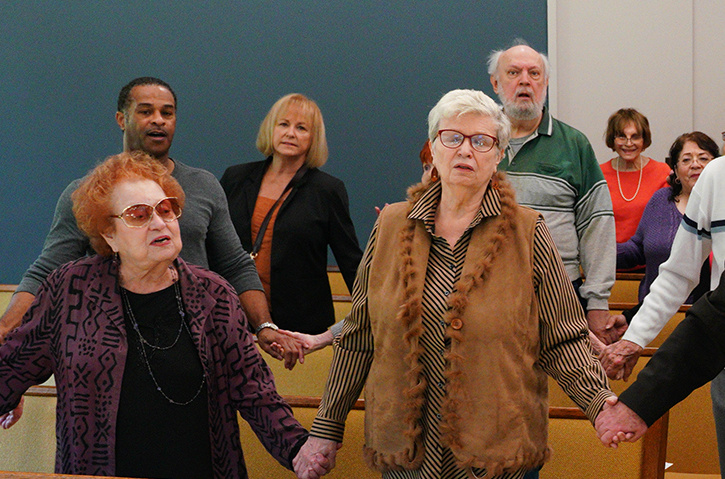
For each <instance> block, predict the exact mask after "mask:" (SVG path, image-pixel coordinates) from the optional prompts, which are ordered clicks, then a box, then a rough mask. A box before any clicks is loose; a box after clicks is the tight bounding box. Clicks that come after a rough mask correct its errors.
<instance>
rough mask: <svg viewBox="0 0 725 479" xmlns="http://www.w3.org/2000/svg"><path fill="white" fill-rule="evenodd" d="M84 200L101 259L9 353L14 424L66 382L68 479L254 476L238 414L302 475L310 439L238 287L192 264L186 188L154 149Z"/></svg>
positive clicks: (59, 290)
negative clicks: (19, 410) (279, 384)
mask: <svg viewBox="0 0 725 479" xmlns="http://www.w3.org/2000/svg"><path fill="white" fill-rule="evenodd" d="M72 198H73V212H74V214H75V216H76V219H77V221H78V225H79V227H80V228H81V229H82V230H83V231H84V232H85V233H86V234H87V235H88V236H89V238H90V241H91V244H92V245H93V248H94V249H95V251H96V252H97V253H98V254H97V255H94V256H89V257H86V258H83V259H80V260H77V261H74V262H71V263H67V264H65V265H63V266H61V267H60V268H58V269H57V270H56V271H55V272H53V273H52V274H51V275H50V276H49V277H48V278H47V280H46V282H45V283H44V284H43V286H42V287H41V288H40V290H39V292H38V295H37V296H36V299H35V301H34V303H33V305H32V306H31V308H30V309H29V310H28V312H27V313H26V315H25V317H24V320H23V324H22V326H20V327H19V328H18V329H16V330H15V331H14V332H12V333H11V334H9V335H8V337H7V342H6V343H5V344H4V345H3V346H1V347H0V415H3V416H0V422H1V423H4V424H3V425H4V426H5V427H9V426H10V425H12V422H14V421H15V420H17V419H19V418H17V417H13V418H9V417H8V411H11V410H13V409H14V408H15V407H16V406H17V404H18V403H19V401H20V400H21V396H22V394H23V393H25V391H26V390H27V389H28V388H29V387H30V386H32V385H34V384H39V383H41V382H43V381H45V380H46V379H48V378H49V377H50V376H51V375H54V376H55V382H56V387H57V392H58V409H57V418H56V431H57V433H56V437H57V454H56V466H55V470H56V472H58V473H63V474H82V475H105V476H124V477H188V478H201V477H207V478H210V477H231V476H233V477H247V474H246V468H245V465H244V458H243V456H242V448H241V445H240V442H239V428H238V424H237V411H238V412H240V413H241V415H242V417H244V419H246V420H247V421H248V422H249V423H250V425H251V427H252V429H253V430H254V431H255V432H256V433H257V435H258V437H259V438H260V440H261V441H262V443H263V444H264V446H265V447H266V448H267V450H268V451H269V452H270V454H272V455H273V456H274V457H275V458H276V459H277V460H278V461H279V462H280V463H281V464H283V465H284V466H286V467H288V468H290V469H291V464H292V459H293V458H294V457H295V455H296V454H297V451H298V449H299V448H300V447H301V445H302V444H303V443H304V442H305V440H306V437H307V432H306V431H305V429H304V428H302V427H301V426H300V425H299V423H298V422H297V421H296V420H295V419H294V417H293V416H292V411H291V409H290V407H289V406H288V405H287V404H286V403H285V402H284V401H283V400H282V398H281V397H280V396H279V395H278V394H277V392H276V391H275V388H274V382H273V380H272V375H271V373H270V371H269V369H268V368H267V366H266V364H265V362H264V361H263V360H262V358H261V357H260V355H259V353H258V351H257V349H256V347H255V346H254V342H253V339H252V335H251V333H250V331H249V326H248V324H247V321H246V318H245V316H244V313H243V312H242V309H241V307H240V304H239V300H238V297H237V295H236V293H235V291H234V290H233V288H232V287H231V286H230V285H229V284H228V283H227V282H226V281H225V280H224V279H222V278H221V277H220V276H218V275H217V274H215V273H212V272H210V271H208V270H205V269H203V268H200V267H197V266H193V265H190V264H187V263H185V262H184V260H182V259H181V258H179V257H178V255H179V251H180V250H181V238H180V234H179V223H178V218H179V216H181V214H182V210H183V207H184V192H183V191H182V189H181V187H180V186H179V184H178V183H177V182H176V180H175V179H173V178H172V177H171V176H170V175H169V173H168V171H167V170H166V168H164V167H163V166H162V165H161V164H160V163H158V162H157V161H154V160H152V159H151V158H150V157H148V155H146V154H145V153H142V152H135V153H122V154H120V155H116V156H112V157H110V158H108V159H107V160H106V161H105V162H103V163H102V164H101V165H99V166H98V167H96V168H95V169H94V170H93V171H92V172H91V173H90V174H89V175H88V176H87V177H86V178H85V179H84V181H83V182H82V184H81V186H80V187H79V188H78V189H77V190H76V191H75V193H73V197H72Z"/></svg>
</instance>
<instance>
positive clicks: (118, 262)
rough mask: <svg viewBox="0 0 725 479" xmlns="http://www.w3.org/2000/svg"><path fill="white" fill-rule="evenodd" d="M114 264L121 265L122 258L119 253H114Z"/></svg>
mask: <svg viewBox="0 0 725 479" xmlns="http://www.w3.org/2000/svg"><path fill="white" fill-rule="evenodd" d="M113 262H114V263H116V264H121V257H120V256H119V255H118V251H114V252H113Z"/></svg>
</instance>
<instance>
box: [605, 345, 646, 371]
mask: <svg viewBox="0 0 725 479" xmlns="http://www.w3.org/2000/svg"><path fill="white" fill-rule="evenodd" d="M642 349H643V348H642V347H641V346H640V345H638V344H636V343H633V342H631V341H627V340H626V339H622V340H621V341H617V342H616V343H614V344H610V345H609V346H607V347H606V348H604V351H603V352H602V353H601V354H600V356H599V361H600V362H601V363H602V367H603V368H604V369H605V371H607V376H609V378H610V379H624V380H625V381H626V380H627V379H628V378H629V376H630V374H632V370H633V369H634V365H635V364H637V360H638V359H639V356H640V355H641V354H642Z"/></svg>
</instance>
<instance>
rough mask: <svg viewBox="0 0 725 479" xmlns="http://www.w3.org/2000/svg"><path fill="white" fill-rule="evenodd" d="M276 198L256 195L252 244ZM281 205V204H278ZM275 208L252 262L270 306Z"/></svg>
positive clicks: (277, 210) (276, 211)
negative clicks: (257, 252)
mask: <svg viewBox="0 0 725 479" xmlns="http://www.w3.org/2000/svg"><path fill="white" fill-rule="evenodd" d="M276 201H277V200H273V199H272V198H265V197H264V196H257V202H256V203H255V205H254V212H253V213H252V244H254V242H255V240H256V239H257V233H258V232H259V228H260V227H261V226H262V222H263V221H264V218H266V217H267V213H269V210H270V209H271V208H272V206H274V203H275V202H276ZM280 206H281V205H280ZM278 212H279V208H277V209H276V210H275V211H274V213H272V217H271V218H270V219H269V224H268V225H267V229H266V230H265V231H264V237H262V246H261V247H260V248H259V254H258V255H257V257H256V258H255V260H254V262H255V263H256V265H257V273H258V274H259V279H260V280H261V281H262V286H263V287H264V294H265V295H266V296H267V304H269V307H270V308H271V307H272V303H271V301H270V297H271V294H272V293H271V291H272V289H271V279H272V278H271V276H272V231H274V221H275V220H276V219H277V213H278Z"/></svg>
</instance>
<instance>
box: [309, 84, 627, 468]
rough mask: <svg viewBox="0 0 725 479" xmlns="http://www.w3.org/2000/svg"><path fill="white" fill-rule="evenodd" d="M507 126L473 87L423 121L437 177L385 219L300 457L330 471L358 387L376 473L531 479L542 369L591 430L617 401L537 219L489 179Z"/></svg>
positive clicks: (539, 440)
mask: <svg viewBox="0 0 725 479" xmlns="http://www.w3.org/2000/svg"><path fill="white" fill-rule="evenodd" d="M510 129H511V127H510V123H509V120H508V119H507V118H506V116H505V115H504V114H503V112H502V111H501V109H500V107H499V106H498V105H497V104H496V103H495V102H494V101H493V100H492V99H491V98H489V97H488V96H486V95H485V94H484V93H482V92H479V91H475V90H454V91H451V92H449V93H447V94H446V95H444V96H443V98H441V100H440V101H439V102H438V104H437V105H436V106H435V107H434V108H433V109H432V110H431V112H430V114H429V116H428V136H429V138H430V142H431V150H432V154H433V166H434V170H433V174H432V178H431V180H430V181H429V182H426V183H421V184H419V185H416V186H413V187H411V188H410V190H409V192H408V193H409V199H408V201H407V202H404V203H397V204H392V205H389V206H386V207H385V208H384V209H383V211H382V212H381V213H380V216H379V218H378V221H377V223H376V225H375V227H374V228H373V231H372V233H371V235H370V240H369V243H368V245H367V248H366V250H365V255H364V257H363V262H362V264H361V267H360V269H359V270H358V274H357V279H356V281H355V287H354V291H353V307H352V311H351V313H350V315H349V316H348V317H347V318H346V320H345V325H344V327H343V332H342V335H341V336H340V338H339V340H338V341H336V343H335V345H334V347H335V352H334V359H333V362H332V367H331V371H330V377H329V378H328V381H327V387H326V388H325V394H324V396H323V399H322V405H321V407H320V410H319V413H318V415H317V418H316V419H315V421H314V424H313V426H312V435H313V436H314V437H313V438H311V440H310V442H309V443H308V444H307V445H305V446H304V447H303V450H302V451H301V454H300V458H309V461H310V462H311V463H314V454H315V453H318V452H319V453H321V454H322V456H317V458H321V457H323V456H324V457H326V458H327V461H329V464H330V465H332V464H334V451H335V450H336V448H337V446H338V443H341V442H342V436H343V431H344V425H345V418H346V416H347V413H348V411H349V410H350V408H351V407H352V405H353V403H354V401H355V400H356V399H357V398H358V395H359V394H360V392H361V390H362V388H363V386H365V440H366V447H365V455H366V458H367V460H368V463H369V464H370V465H371V466H372V467H374V468H377V469H378V470H380V471H381V472H382V473H383V477H385V478H432V477H436V478H461V479H463V478H474V477H483V476H484V475H485V477H486V478H487V479H490V478H506V479H513V478H523V477H524V476H525V475H526V477H537V474H538V473H537V472H536V471H537V470H538V469H539V468H540V467H541V465H542V464H544V462H545V461H546V460H547V459H548V457H549V455H550V450H549V448H548V447H547V418H548V403H547V379H546V374H549V375H551V376H552V377H554V379H556V380H557V381H558V383H559V384H560V385H561V387H562V388H563V389H564V390H565V391H566V392H567V394H568V395H569V396H570V397H571V398H572V399H573V400H574V401H575V402H576V403H577V404H578V405H579V407H580V408H581V409H582V410H583V411H584V412H585V413H586V414H587V416H588V417H589V418H590V419H591V420H592V421H593V420H594V418H595V417H596V416H597V414H598V413H599V411H600V410H601V409H602V406H603V405H604V402H605V399H606V398H608V397H610V396H612V395H613V394H612V392H611V391H609V388H608V383H607V378H606V375H605V374H604V371H603V370H602V368H601V366H600V364H599V363H598V362H597V361H596V359H595V356H594V354H593V352H592V348H591V344H590V341H589V336H588V335H589V332H588V329H587V322H586V319H585V317H584V313H583V311H582V309H581V306H580V304H579V302H578V300H577V298H576V295H575V293H574V290H573V288H572V285H571V282H570V281H569V279H568V277H567V275H566V272H565V271H564V267H563V265H562V262H561V259H560V258H559V254H558V253H557V250H556V247H555V246H554V243H553V241H552V239H551V236H550V235H549V231H548V229H547V227H546V225H545V224H544V221H543V219H542V217H541V215H540V214H538V213H536V212H535V211H533V210H531V209H528V208H524V207H522V206H519V205H518V204H517V203H516V201H515V198H514V193H513V190H512V188H511V187H510V185H509V183H508V182H507V181H506V180H505V179H504V177H503V175H502V174H499V173H497V172H496V167H497V165H498V163H499V161H501V158H502V156H503V153H504V151H505V149H506V147H507V145H508V142H509V137H510ZM322 462H324V460H323V461H322ZM302 469H304V467H303V468H302ZM298 472H299V471H298ZM307 472H308V474H309V475H308V476H304V475H303V476H302V477H317V475H316V472H315V470H314V468H309V469H307Z"/></svg>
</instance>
